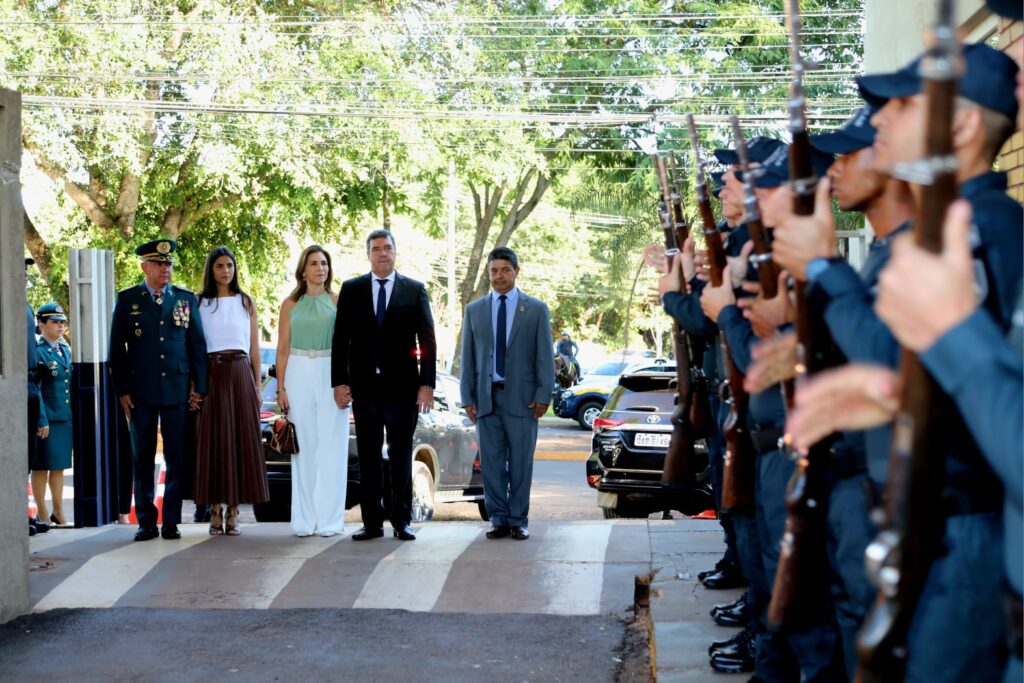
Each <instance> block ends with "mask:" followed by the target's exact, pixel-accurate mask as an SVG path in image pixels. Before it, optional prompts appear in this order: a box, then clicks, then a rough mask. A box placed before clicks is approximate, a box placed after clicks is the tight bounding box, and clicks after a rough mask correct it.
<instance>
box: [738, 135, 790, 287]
mask: <svg viewBox="0 0 1024 683" xmlns="http://www.w3.org/2000/svg"><path fill="white" fill-rule="evenodd" d="M729 120H730V122H731V123H732V135H733V139H734V141H735V144H736V155H737V156H738V157H739V158H740V172H741V173H742V174H743V181H742V182H743V215H744V218H743V220H744V221H746V224H747V229H748V230H749V231H750V241H751V242H753V243H754V255H753V256H751V257H750V261H751V263H753V264H754V267H755V268H756V269H757V279H758V281H759V282H760V283H761V295H762V296H763V297H764V298H765V299H774V298H775V295H776V294H778V293H779V292H778V289H779V288H778V283H779V266H778V264H776V263H775V261H772V252H771V247H770V246H769V244H768V230H767V229H766V228H765V227H764V223H762V222H761V208H760V206H759V205H758V203H757V195H756V194H755V193H754V178H755V175H756V174H757V171H756V170H755V169H753V168H751V167H750V158H749V157H748V156H747V141H746V139H745V138H744V137H743V129H742V128H740V120H739V119H738V118H737V117H735V116H732V117H730V119H729Z"/></svg>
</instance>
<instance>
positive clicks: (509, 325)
mask: <svg viewBox="0 0 1024 683" xmlns="http://www.w3.org/2000/svg"><path fill="white" fill-rule="evenodd" d="M487 273H488V276H489V277H490V280H491V287H492V290H493V291H491V292H490V293H489V294H487V295H486V296H484V297H482V298H480V299H477V300H476V301H474V302H472V303H470V304H469V305H468V306H466V317H465V319H464V320H463V322H462V405H463V407H464V408H465V409H466V413H467V414H468V415H469V419H470V420H472V421H473V422H474V423H475V424H476V433H477V440H478V441H479V442H480V466H481V468H482V469H483V479H484V503H485V505H486V506H487V514H488V516H489V517H490V519H491V525H492V526H491V529H490V530H489V531H488V532H487V538H504V537H505V536H512V537H513V538H515V539H517V540H520V541H524V540H526V539H527V538H529V537H530V531H529V528H528V523H529V519H528V518H529V513H530V484H531V483H532V481H533V451H534V449H535V448H536V447H537V420H539V419H540V416H541V415H543V414H544V413H545V412H546V411H547V409H548V404H549V403H550V401H551V392H552V389H553V386H554V377H555V362H554V355H553V354H552V353H551V317H550V315H549V314H548V307H547V306H546V305H545V304H544V303H543V302H542V301H539V300H537V299H534V298H533V297H531V296H527V295H526V294H524V293H522V292H521V291H519V289H517V288H516V278H517V277H518V276H519V259H518V258H517V257H516V254H515V252H514V251H512V250H511V249H509V248H508V247H498V248H497V249H494V250H493V251H491V253H490V254H488V256H487Z"/></svg>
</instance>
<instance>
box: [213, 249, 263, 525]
mask: <svg viewBox="0 0 1024 683" xmlns="http://www.w3.org/2000/svg"><path fill="white" fill-rule="evenodd" d="M199 316H200V317H201V318H202V321H203V332H204V334H205V336H206V352H207V354H208V355H207V358H208V359H209V360H208V362H209V377H210V388H209V394H208V395H207V397H206V400H205V401H204V402H203V403H202V407H201V408H200V413H199V419H198V426H197V428H196V472H195V501H196V505H207V504H209V505H211V506H212V509H211V514H210V534H211V535H213V536H220V535H223V534H224V533H227V535H228V536H237V535H239V533H241V532H240V531H239V529H238V505H239V504H240V503H263V502H266V501H267V500H269V499H270V491H269V488H268V484H267V465H266V462H265V460H264V458H263V443H262V439H261V436H260V403H261V399H260V390H259V385H260V356H259V335H258V324H257V318H256V307H255V306H254V305H253V301H252V298H251V297H250V296H249V295H248V294H246V293H245V292H243V291H242V289H241V287H239V286H238V273H237V272H236V269H235V256H234V254H232V253H231V250H230V249H228V248H227V247H217V248H216V249H214V250H213V251H211V252H210V256H209V257H208V258H207V259H206V270H205V271H204V273H203V290H202V292H201V293H200V294H199ZM221 504H227V517H226V518H225V517H224V516H223V513H222V509H221Z"/></svg>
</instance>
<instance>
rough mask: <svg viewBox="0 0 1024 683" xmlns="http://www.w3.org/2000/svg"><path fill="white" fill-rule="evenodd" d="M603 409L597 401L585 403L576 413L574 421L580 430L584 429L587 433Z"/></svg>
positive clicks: (592, 427)
mask: <svg viewBox="0 0 1024 683" xmlns="http://www.w3.org/2000/svg"><path fill="white" fill-rule="evenodd" d="M603 409H604V405H602V404H600V403H598V402H597V401H587V402H586V403H584V404H583V405H581V406H580V409H579V410H577V411H576V421H577V422H579V424H580V429H585V430H587V431H588V432H589V431H591V430H593V429H594V420H596V419H597V416H598V415H600V414H601V411H602V410H603Z"/></svg>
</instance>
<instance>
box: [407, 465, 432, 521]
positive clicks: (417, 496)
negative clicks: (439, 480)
mask: <svg viewBox="0 0 1024 683" xmlns="http://www.w3.org/2000/svg"><path fill="white" fill-rule="evenodd" d="M433 516H434V477H433V476H432V475H431V474H430V469H429V468H428V467H427V466H426V465H425V464H423V463H422V462H420V461H418V460H417V461H415V462H413V464H412V521H414V522H429V521H430V519H431V518H432V517H433Z"/></svg>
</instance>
